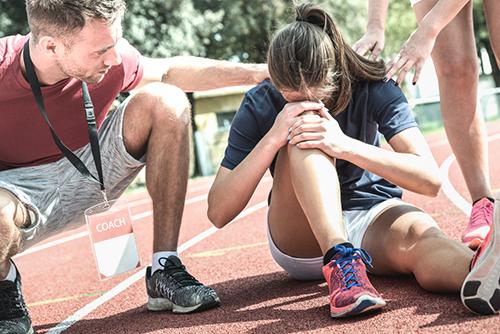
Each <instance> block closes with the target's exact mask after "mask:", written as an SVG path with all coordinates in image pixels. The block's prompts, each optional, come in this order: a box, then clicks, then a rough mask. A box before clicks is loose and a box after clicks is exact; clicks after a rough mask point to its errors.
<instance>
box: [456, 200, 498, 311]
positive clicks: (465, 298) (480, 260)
mask: <svg viewBox="0 0 500 334" xmlns="http://www.w3.org/2000/svg"><path fill="white" fill-rule="evenodd" d="M460 297H461V298H462V303H463V304H464V305H465V307H467V308H468V309H469V310H471V311H472V312H475V313H478V314H483V315H491V314H496V313H498V311H499V310H500V201H499V200H497V201H496V202H495V216H494V219H493V225H492V226H491V228H490V231H489V233H488V235H487V236H486V238H485V239H484V241H483V242H482V243H481V246H480V247H479V249H478V250H477V252H476V254H475V255H474V258H473V259H472V263H471V271H470V273H469V275H467V277H466V278H465V281H464V284H463V285H462V289H461V291H460Z"/></svg>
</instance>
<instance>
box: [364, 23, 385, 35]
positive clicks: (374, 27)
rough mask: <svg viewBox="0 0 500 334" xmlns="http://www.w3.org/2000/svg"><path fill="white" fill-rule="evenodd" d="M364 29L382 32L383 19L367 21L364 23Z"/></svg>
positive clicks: (383, 29)
mask: <svg viewBox="0 0 500 334" xmlns="http://www.w3.org/2000/svg"><path fill="white" fill-rule="evenodd" d="M366 31H367V32H376V33H384V31H385V23H384V21H379V20H374V21H369V22H368V24H367V25H366Z"/></svg>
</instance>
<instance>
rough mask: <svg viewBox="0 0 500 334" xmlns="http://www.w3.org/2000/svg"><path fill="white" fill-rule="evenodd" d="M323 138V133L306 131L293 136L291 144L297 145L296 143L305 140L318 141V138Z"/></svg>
mask: <svg viewBox="0 0 500 334" xmlns="http://www.w3.org/2000/svg"><path fill="white" fill-rule="evenodd" d="M322 138H323V135H322V134H321V133H318V132H304V133H301V134H300V135H296V136H291V139H290V144H292V145H296V144H298V143H302V142H304V141H317V140H321V139H322Z"/></svg>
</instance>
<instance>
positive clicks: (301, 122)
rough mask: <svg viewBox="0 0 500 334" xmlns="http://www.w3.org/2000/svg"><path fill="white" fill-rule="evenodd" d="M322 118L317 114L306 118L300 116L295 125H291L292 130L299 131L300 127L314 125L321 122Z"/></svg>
mask: <svg viewBox="0 0 500 334" xmlns="http://www.w3.org/2000/svg"><path fill="white" fill-rule="evenodd" d="M321 122H322V118H321V117H319V116H317V117H316V118H314V119H313V118H309V119H307V118H305V117H299V118H298V119H297V121H295V122H294V123H293V125H292V126H291V127H290V132H293V133H297V131H298V129H300V128H301V127H304V126H305V125H306V124H307V125H314V124H321Z"/></svg>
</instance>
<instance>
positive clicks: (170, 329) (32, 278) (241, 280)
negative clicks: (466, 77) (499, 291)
mask: <svg viewBox="0 0 500 334" xmlns="http://www.w3.org/2000/svg"><path fill="white" fill-rule="evenodd" d="M489 130H490V134H498V133H500V122H496V123H493V124H489ZM443 140H444V137H443V134H434V135H431V136H429V137H428V141H429V143H430V145H431V147H432V149H433V153H434V156H435V157H436V160H437V161H438V163H439V164H441V163H442V162H443V161H444V160H445V159H446V158H447V157H448V156H449V155H450V148H449V146H448V145H447V144H443V143H444V141H443ZM499 149H500V139H499V140H495V141H493V142H491V143H490V157H491V160H492V161H491V163H490V166H491V175H492V186H493V188H494V189H499V188H500V176H499V175H500V166H496V165H495V164H494V163H493V162H496V161H495V159H496V156H495V155H494V152H498V151H499ZM449 177H450V180H451V182H452V183H453V185H454V187H455V188H456V189H457V190H458V191H459V192H460V193H461V194H462V196H464V197H465V198H467V197H466V195H467V192H466V189H465V186H464V182H463V180H462V178H461V175H460V172H459V170H458V167H457V165H456V162H454V163H453V165H452V167H451V168H450V173H449ZM211 180H212V178H203V179H196V180H191V181H190V183H189V190H188V196H187V198H188V199H189V198H194V197H196V196H199V195H203V194H206V193H207V192H208V189H209V186H210V183H211ZM270 185H271V181H270V179H269V178H268V179H266V180H265V181H264V182H262V183H261V185H260V186H259V187H258V189H257V191H256V194H255V195H254V197H253V198H252V200H251V203H250V204H249V207H251V206H253V205H255V204H258V203H261V202H262V201H265V200H266V198H267V193H268V190H269V188H270ZM145 197H146V195H145V194H144V193H134V194H131V195H129V196H127V198H128V199H129V200H131V201H133V200H140V199H143V198H145ZM405 199H406V200H407V201H409V202H412V203H414V204H416V205H418V206H420V207H422V208H423V209H425V210H426V211H428V212H429V213H431V214H432V216H433V217H434V218H435V219H436V220H437V221H438V223H439V225H440V226H441V227H442V229H443V230H444V231H445V232H446V233H447V234H448V235H449V236H451V237H453V238H459V237H460V233H461V230H462V228H463V227H464V226H465V223H466V218H467V217H466V216H465V215H464V214H463V213H462V211H461V210H459V209H458V208H456V207H455V206H454V205H453V204H452V203H451V202H450V201H449V200H448V198H447V197H446V196H445V195H444V194H443V193H442V192H441V194H440V195H439V196H438V197H437V198H435V199H429V198H426V197H423V196H419V195H416V194H413V193H409V192H407V193H406V194H405ZM206 208H207V204H206V200H201V201H198V202H195V203H192V204H188V205H186V208H185V215H184V220H183V226H182V230H181V236H180V239H181V240H180V243H179V244H183V243H184V242H185V241H187V240H189V239H191V238H193V237H194V236H196V235H198V234H199V233H201V232H203V231H205V230H206V229H208V228H210V227H211V224H210V223H209V222H208V219H207V218H206ZM149 210H151V205H150V203H143V204H141V205H138V206H136V207H134V208H133V215H135V214H140V213H142V212H145V211H149ZM266 213H267V210H266V209H261V210H259V211H257V212H255V213H253V214H251V215H249V216H247V217H245V218H243V219H241V220H240V221H238V222H236V223H234V224H232V225H230V226H228V227H226V228H224V229H222V230H220V231H217V232H216V233H215V234H214V235H212V236H210V237H208V238H206V239H204V240H202V241H201V242H199V243H197V244H196V245H195V246H193V247H192V248H190V249H188V250H187V251H186V252H185V253H183V254H182V258H183V262H184V263H185V264H186V266H187V267H188V268H189V270H190V272H191V273H192V274H193V275H194V276H196V277H197V278H198V279H200V280H201V281H202V282H204V283H207V284H210V285H212V286H213V287H214V288H215V289H216V290H217V292H218V294H219V296H220V298H221V300H222V306H221V307H220V308H217V309H215V310H210V311H207V312H201V313H197V314H192V315H173V314H170V313H150V312H147V311H146V310H145V306H144V304H145V302H146V295H145V287H144V281H143V279H141V280H140V281H138V282H136V283H134V284H132V285H131V286H130V287H129V288H128V289H127V290H125V291H124V292H123V293H121V294H119V295H118V296H116V297H115V298H113V299H111V300H110V301H109V302H107V303H105V304H104V305H102V306H100V307H98V308H97V309H96V310H95V311H93V312H92V313H90V314H89V315H88V316H86V317H84V318H83V319H82V320H80V321H78V322H76V323H75V324H74V325H73V326H72V327H70V328H69V329H68V330H67V331H66V332H67V333H243V332H244V333H299V332H307V333H331V332H335V333H347V332H349V333H373V332H381V333H382V332H383V333H386V332H391V333H393V332H401V333H408V332H417V331H419V332H461V333H470V332H471V328H474V330H473V331H474V332H483V333H495V332H496V333H500V317H498V316H493V317H479V316H475V315H472V314H470V313H469V312H468V311H467V310H466V309H465V308H464V307H463V306H462V304H461V302H460V299H459V297H458V295H436V294H431V293H428V292H426V291H424V290H423V289H421V288H419V287H418V285H417V284H416V282H415V280H414V279H413V278H409V277H397V278H391V277H389V278H381V277H372V282H373V284H374V285H375V287H376V288H377V289H378V290H379V291H380V292H381V293H382V294H383V295H384V298H385V299H386V300H387V301H388V305H387V307H386V308H385V309H384V310H383V311H382V312H378V313H374V314H369V315H364V316H360V317H356V318H352V319H347V320H333V319H330V318H329V314H328V311H329V310H328V307H327V297H326V296H327V295H326V293H327V291H326V286H325V283H322V282H298V281H294V280H292V279H290V278H289V277H288V276H287V275H286V274H285V273H284V272H283V271H282V270H281V269H280V268H279V267H278V266H277V265H276V264H275V263H274V261H273V259H272V258H271V256H270V254H269V251H268V247H267V244H266V241H267V237H266V230H265V227H266V225H265V221H266ZM134 228H135V231H136V238H137V242H138V245H139V249H140V253H141V259H142V263H143V265H145V264H147V263H149V261H150V256H151V255H150V254H151V244H152V242H151V240H152V233H151V229H152V217H151V216H146V217H144V218H142V219H140V220H137V221H135V222H134ZM84 230H85V229H84V228H80V229H77V230H74V231H70V232H65V233H63V234H61V235H58V236H56V237H53V238H51V240H56V239H59V238H61V237H64V236H68V235H71V234H74V233H78V232H81V231H84ZM16 263H17V264H18V266H19V269H20V271H21V274H22V276H23V284H24V295H25V298H26V302H27V303H28V304H30V305H31V307H30V312H31V315H32V318H33V322H34V327H35V329H36V330H37V332H40V333H43V332H46V331H47V330H48V329H50V328H52V327H54V326H56V325H57V324H59V323H60V322H61V321H63V320H64V319H66V318H67V317H68V316H70V315H72V314H73V313H74V312H76V311H78V310H79V309H81V308H82V307H84V306H85V305H86V304H88V303H90V302H92V301H93V300H95V299H96V298H97V297H98V296H100V295H102V294H103V293H105V292H106V291H108V290H110V289H112V288H113V287H115V286H116V285H117V284H118V283H120V282H121V281H123V280H125V279H126V278H127V277H128V276H129V275H130V274H124V275H121V276H119V277H116V278H113V279H110V280H106V281H99V280H98V278H97V272H96V268H95V264H94V259H93V256H92V252H91V250H90V245H89V240H88V238H87V237H84V238H79V239H76V240H73V241H70V242H67V243H63V244H60V245H57V246H54V247H52V248H49V249H46V250H42V251H39V252H36V253H33V254H28V255H26V256H23V257H20V258H19V259H17V260H16ZM66 332H65V333H66Z"/></svg>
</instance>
